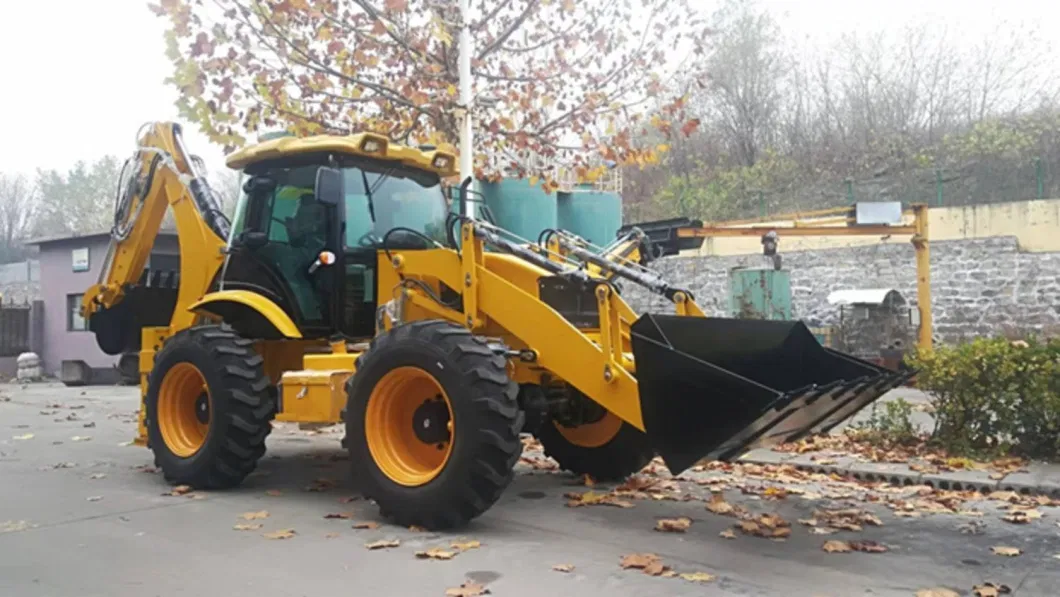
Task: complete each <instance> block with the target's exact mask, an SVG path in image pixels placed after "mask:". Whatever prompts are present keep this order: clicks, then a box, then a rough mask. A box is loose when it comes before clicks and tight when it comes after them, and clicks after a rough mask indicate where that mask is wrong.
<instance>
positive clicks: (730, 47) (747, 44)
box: [700, 0, 787, 167]
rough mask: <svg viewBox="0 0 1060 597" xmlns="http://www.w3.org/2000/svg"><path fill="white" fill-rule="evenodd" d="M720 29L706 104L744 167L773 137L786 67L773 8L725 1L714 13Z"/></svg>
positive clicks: (745, 1) (739, 0) (740, 0)
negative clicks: (768, 8)
mask: <svg viewBox="0 0 1060 597" xmlns="http://www.w3.org/2000/svg"><path fill="white" fill-rule="evenodd" d="M713 27H714V29H715V30H716V31H718V35H717V40H716V43H715V45H714V48H713V51H712V52H711V54H710V57H709V58H708V59H707V62H706V72H707V78H708V80H709V85H708V86H707V88H706V89H707V93H706V94H705V96H701V98H700V99H701V100H702V103H703V104H705V107H706V109H708V110H710V112H711V114H712V115H713V116H714V121H715V122H716V123H717V126H718V127H719V129H720V130H721V132H722V134H723V135H724V137H725V138H726V140H727V141H728V144H729V146H730V147H731V152H732V154H733V155H734V156H735V157H736V158H737V159H738V160H739V162H740V163H741V164H742V165H744V166H748V167H750V166H754V165H755V162H757V161H758V157H759V153H760V152H761V151H762V149H763V148H764V147H766V146H768V145H769V144H771V143H772V142H773V140H774V132H775V130H776V127H775V123H776V122H777V119H778V115H779V114H778V113H779V110H780V99H781V98H780V81H781V80H782V79H783V78H784V75H785V73H786V71H787V64H786V57H785V56H784V54H783V52H782V51H781V49H780V31H779V28H778V27H777V24H776V23H775V22H774V21H773V19H772V17H771V16H770V15H769V13H767V12H765V11H757V10H755V7H754V5H753V3H752V2H750V1H748V0H726V2H725V3H724V4H723V5H722V7H721V8H720V9H719V10H718V11H717V12H715V13H714V15H713Z"/></svg>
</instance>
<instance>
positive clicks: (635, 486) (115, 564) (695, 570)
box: [0, 385, 1060, 597]
mask: <svg viewBox="0 0 1060 597" xmlns="http://www.w3.org/2000/svg"><path fill="white" fill-rule="evenodd" d="M0 396H2V398H8V400H2V399H0V595H9V594H10V595H19V596H20V597H22V596H29V597H31V596H36V595H108V596H123V595H130V596H131V595H137V596H139V595H144V594H163V595H172V594H180V592H181V591H187V590H189V588H190V587H191V585H190V584H189V583H194V584H195V586H197V587H199V588H200V589H201V588H204V587H208V588H209V592H210V593H213V594H230V595H249V594H253V595H260V596H271V595H332V594H365V595H368V594H379V595H416V596H420V595H427V596H429V595H438V596H443V595H520V596H522V595H548V594H556V595H567V594H577V595H607V596H609V597H610V596H615V595H796V596H800V595H805V596H807V597H810V596H828V595H831V596H835V597H847V596H856V595H887V596H889V595H895V596H898V595H905V596H911V595H923V596H928V595H934V596H943V595H945V596H948V597H949V596H952V595H960V596H972V595H980V596H985V595H993V594H997V595H1004V594H1011V595H1040V596H1043V597H1045V596H1051V595H1055V594H1056V591H1055V587H1056V586H1060V558H1058V556H1060V526H1058V522H1060V507H1058V506H1060V503H1058V502H1057V501H1056V500H1053V499H1050V498H1046V497H1039V496H1029V495H1020V494H1016V493H1013V492H992V493H986V494H984V493H978V492H974V491H947V490H940V489H934V488H931V487H927V486H906V487H896V486H891V485H887V484H883V483H869V482H860V481H856V480H854V479H848V478H842V477H839V476H837V475H825V474H820V473H809V472H805V471H802V470H798V469H795V468H794V467H791V466H763V465H753V464H722V463H706V464H704V465H702V466H698V467H696V468H695V469H693V470H690V471H687V472H686V473H684V474H683V475H681V476H680V477H678V478H674V477H672V476H671V475H669V473H668V472H667V471H666V469H665V467H664V466H662V465H661V464H660V463H658V462H654V463H652V464H651V465H649V466H648V467H647V468H646V469H645V470H644V471H642V472H641V473H640V474H638V475H636V476H634V477H632V478H631V479H629V480H628V481H627V482H626V483H623V484H621V485H616V484H601V483H596V482H594V481H593V480H592V479H587V478H577V477H574V476H572V475H568V474H566V473H562V472H559V471H556V470H554V469H555V466H554V463H552V462H551V461H550V460H547V459H546V458H545V457H544V456H543V455H542V454H541V452H540V450H539V447H538V446H537V445H536V442H533V441H532V440H529V439H528V440H527V441H526V452H525V455H524V458H523V460H522V461H521V462H520V463H519V465H518V469H517V472H518V475H517V478H516V480H515V483H514V484H513V485H512V486H511V487H510V488H509V489H508V491H507V492H506V493H505V495H504V497H503V498H502V499H501V501H500V502H499V503H498V504H497V505H496V506H495V507H494V508H493V509H492V510H490V511H489V512H488V513H487V514H486V515H484V516H483V517H482V518H480V519H478V520H476V521H474V522H473V524H472V525H470V526H469V527H468V528H466V529H462V530H461V531H460V532H458V533H431V532H427V531H425V530H423V529H417V528H411V529H409V528H402V527H396V526H393V525H390V524H387V523H386V522H385V521H384V520H382V519H380V518H379V516H378V512H377V510H376V508H375V506H374V505H373V504H371V503H366V502H365V501H363V500H362V499H360V498H359V497H358V496H357V495H356V493H355V492H353V491H352V490H351V488H350V486H349V481H348V478H347V476H346V474H345V467H346V465H347V463H346V461H345V456H344V454H343V452H342V451H341V450H340V449H339V447H338V440H339V437H340V430H338V429H337V428H324V429H318V430H313V431H308V430H298V429H296V428H294V427H293V426H290V425H278V426H277V429H276V431H275V433H274V435H273V436H272V437H271V438H270V444H269V447H270V453H269V455H268V456H266V458H265V459H264V460H263V461H262V462H261V466H260V468H259V470H258V472H256V473H255V474H254V475H253V476H252V477H251V478H250V479H248V480H247V483H246V484H245V485H244V486H243V487H241V488H239V489H237V490H233V491H226V492H202V491H194V490H191V489H190V488H184V487H179V486H178V487H171V486H169V485H166V484H165V483H164V482H163V480H162V479H161V475H160V474H159V473H158V472H157V471H156V470H155V469H154V467H153V466H151V457H150V453H149V452H148V451H147V450H145V449H143V448H140V447H136V446H129V445H127V443H128V441H129V440H130V439H131V437H132V431H133V428H134V424H135V405H136V392H135V390H134V389H130V388H118V389H114V388H88V389H85V390H76V389H70V388H64V387H62V386H38V385H34V386H28V387H26V388H25V389H23V388H21V387H20V386H18V385H4V386H0ZM89 423H92V426H91V427H87V428H86V426H88V425H89ZM26 436H30V437H26ZM75 438H76V439H75ZM942 464H943V465H945V466H948V464H947V463H945V462H944V463H942ZM58 570H61V573H58V572H57V571H58Z"/></svg>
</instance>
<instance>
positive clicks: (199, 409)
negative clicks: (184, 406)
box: [195, 392, 210, 425]
mask: <svg viewBox="0 0 1060 597" xmlns="http://www.w3.org/2000/svg"><path fill="white" fill-rule="evenodd" d="M195 418H196V419H197V420H198V421H199V422H200V423H202V424H203V425H205V424H207V423H209V422H210V397H209V396H208V395H207V394H206V392H203V393H202V394H199V397H198V398H196V399H195Z"/></svg>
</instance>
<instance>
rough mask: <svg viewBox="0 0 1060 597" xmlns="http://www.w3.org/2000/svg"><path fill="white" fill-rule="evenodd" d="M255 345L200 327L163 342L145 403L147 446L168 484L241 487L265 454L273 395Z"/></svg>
mask: <svg viewBox="0 0 1060 597" xmlns="http://www.w3.org/2000/svg"><path fill="white" fill-rule="evenodd" d="M263 365H264V359H263V358H262V357H261V355H259V354H257V353H256V352H255V351H254V349H253V348H252V341H251V340H247V339H245V338H241V337H239V336H238V335H237V334H236V333H235V332H233V331H232V330H231V328H229V327H228V326H218V325H201V326H196V327H192V328H189V329H186V330H183V331H181V332H179V333H177V334H174V335H173V336H172V337H171V338H169V339H168V340H166V342H165V344H164V345H163V347H162V349H161V350H159V351H158V353H157V354H156V355H155V363H154V367H153V369H152V371H151V375H150V377H149V379H148V387H147V396H146V398H145V406H146V409H145V419H146V421H145V422H146V426H147V437H148V446H149V447H150V448H151V450H152V451H153V452H154V455H155V465H156V466H158V467H159V468H161V469H162V473H163V474H164V475H165V478H166V480H167V481H169V482H171V483H178V484H184V485H190V486H192V487H194V488H197V489H224V488H229V487H234V486H237V485H239V484H240V483H242V481H243V479H244V478H246V476H247V475H249V474H250V473H251V472H252V471H253V470H254V468H255V467H256V466H257V462H258V460H259V459H260V458H261V457H262V455H264V454H265V438H266V437H267V436H268V435H269V432H270V431H272V425H271V421H272V419H273V417H274V416H275V414H276V399H275V393H274V388H273V387H272V384H271V381H270V380H269V377H268V376H267V375H266V374H265V370H264V368H263Z"/></svg>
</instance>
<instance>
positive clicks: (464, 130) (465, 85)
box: [457, 0, 474, 217]
mask: <svg viewBox="0 0 1060 597" xmlns="http://www.w3.org/2000/svg"><path fill="white" fill-rule="evenodd" d="M457 1H458V2H460V39H459V43H460V58H459V64H460V104H461V106H462V107H463V109H464V118H463V121H462V122H461V123H460V180H461V182H463V181H464V180H467V177H468V176H471V175H472V163H473V162H472V159H471V158H472V154H473V152H474V146H473V142H472V135H471V108H472V104H473V103H474V100H473V99H472V98H471V27H470V25H471V23H470V21H471V16H470V13H471V0H457ZM465 209H466V210H467V213H465V214H464V215H466V216H468V217H471V216H472V214H473V213H474V210H473V209H472V208H471V202H470V201H468V202H467V205H466V206H465Z"/></svg>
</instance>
